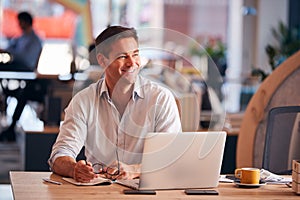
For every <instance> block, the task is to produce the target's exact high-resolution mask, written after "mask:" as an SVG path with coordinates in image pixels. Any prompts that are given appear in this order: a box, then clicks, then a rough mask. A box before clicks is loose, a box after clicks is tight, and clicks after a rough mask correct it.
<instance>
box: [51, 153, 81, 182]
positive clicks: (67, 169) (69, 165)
mask: <svg viewBox="0 0 300 200" xmlns="http://www.w3.org/2000/svg"><path fill="white" fill-rule="evenodd" d="M75 165H76V161H75V160H74V159H73V158H71V157H69V156H62V157H58V158H57V159H56V160H55V161H54V164H53V166H52V171H53V172H54V173H56V174H59V175H61V176H67V177H73V175H74V167H75Z"/></svg>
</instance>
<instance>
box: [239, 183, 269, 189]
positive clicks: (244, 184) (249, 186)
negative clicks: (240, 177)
mask: <svg viewBox="0 0 300 200" xmlns="http://www.w3.org/2000/svg"><path fill="white" fill-rule="evenodd" d="M234 184H235V185H237V186H238V187H243V188H258V187H260V186H263V185H266V183H263V182H261V183H259V184H246V183H240V182H234Z"/></svg>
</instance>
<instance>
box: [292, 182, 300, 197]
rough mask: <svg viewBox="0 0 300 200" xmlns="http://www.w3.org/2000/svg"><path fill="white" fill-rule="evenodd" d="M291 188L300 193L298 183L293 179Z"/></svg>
mask: <svg viewBox="0 0 300 200" xmlns="http://www.w3.org/2000/svg"><path fill="white" fill-rule="evenodd" d="M292 190H293V191H294V192H295V193H296V194H300V184H298V183H296V182H295V181H293V183H292Z"/></svg>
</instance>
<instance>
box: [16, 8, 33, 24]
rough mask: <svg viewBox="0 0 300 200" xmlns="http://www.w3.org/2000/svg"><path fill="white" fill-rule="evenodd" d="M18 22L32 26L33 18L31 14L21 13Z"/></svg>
mask: <svg viewBox="0 0 300 200" xmlns="http://www.w3.org/2000/svg"><path fill="white" fill-rule="evenodd" d="M18 20H19V21H23V22H26V23H27V24H29V25H31V26H32V21H33V19H32V16H31V14H30V13H28V12H26V11H24V12H20V13H19V14H18Z"/></svg>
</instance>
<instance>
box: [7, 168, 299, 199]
mask: <svg viewBox="0 0 300 200" xmlns="http://www.w3.org/2000/svg"><path fill="white" fill-rule="evenodd" d="M48 177H51V179H53V180H56V181H59V182H62V183H63V184H62V185H55V184H51V183H46V182H43V180H42V178H48ZM10 180H11V185H12V190H13V195H14V199H15V200H19V199H22V200H23V199H26V200H31V199H61V200H63V199H80V200H81V199H85V200H87V199H223V200H224V199H225V200H226V199H228V200H234V199H238V200H243V199H245V200H248V199H264V200H267V199H300V196H297V195H296V194H295V193H294V192H293V191H292V189H291V188H289V187H287V186H286V185H265V186H262V187H260V188H251V189H249V188H237V187H236V186H235V185H234V184H233V183H220V184H219V186H218V188H216V190H217V191H218V192H219V195H218V196H193V195H191V196H188V195H185V193H184V191H183V190H162V191H157V194H156V195H149V196H147V195H124V194H123V189H125V188H126V187H123V186H120V185H118V184H112V185H108V186H107V185H106V186H74V185H72V184H70V183H67V182H65V181H63V180H62V179H61V177H60V176H57V175H55V174H52V173H51V172H10Z"/></svg>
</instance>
